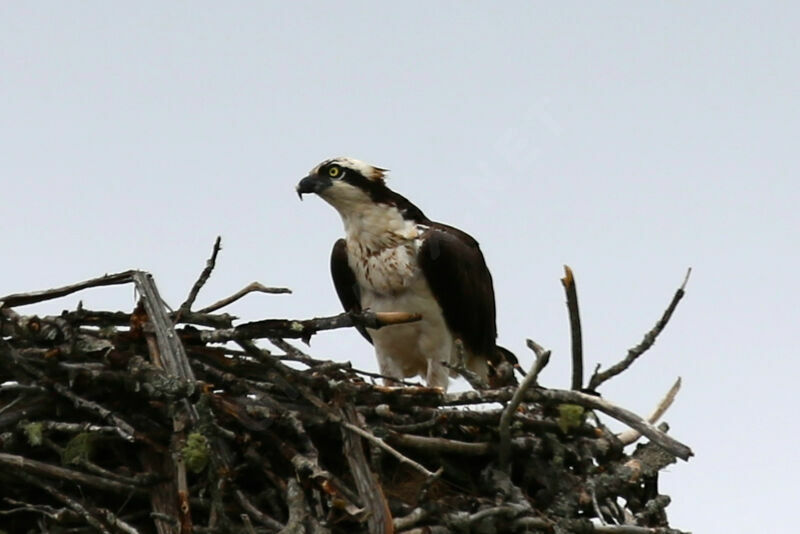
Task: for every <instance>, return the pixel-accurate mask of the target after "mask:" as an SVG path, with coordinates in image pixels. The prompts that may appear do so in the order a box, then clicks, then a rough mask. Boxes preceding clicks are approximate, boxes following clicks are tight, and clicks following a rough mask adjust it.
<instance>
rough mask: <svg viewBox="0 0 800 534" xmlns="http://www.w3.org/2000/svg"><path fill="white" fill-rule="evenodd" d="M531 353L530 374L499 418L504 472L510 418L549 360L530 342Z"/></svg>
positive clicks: (508, 455)
mask: <svg viewBox="0 0 800 534" xmlns="http://www.w3.org/2000/svg"><path fill="white" fill-rule="evenodd" d="M530 346H531V348H532V349H533V351H534V352H535V353H536V361H535V362H534V363H533V367H531V370H530V372H528V374H527V375H525V378H524V379H523V380H522V383H521V384H520V385H519V387H518V388H517V389H516V391H515V392H514V396H513V397H511V401H510V402H509V403H508V406H506V407H505V409H504V410H503V415H502V416H500V425H499V434H500V456H499V464H500V468H501V469H504V470H506V471H509V470H510V469H511V464H510V462H509V458H510V454H511V418H512V417H513V416H514V413H515V412H516V411H517V407H519V405H520V403H521V402H522V400H523V399H524V398H525V393H526V391H527V390H528V388H530V387H531V386H532V385H534V384H535V383H536V378H537V377H538V376H539V371H541V369H542V368H543V367H544V366H545V365H547V361H548V360H549V359H550V351H549V350H543V349H542V347H540V346H539V345H537V344H536V343H534V342H533V341H531V344H530Z"/></svg>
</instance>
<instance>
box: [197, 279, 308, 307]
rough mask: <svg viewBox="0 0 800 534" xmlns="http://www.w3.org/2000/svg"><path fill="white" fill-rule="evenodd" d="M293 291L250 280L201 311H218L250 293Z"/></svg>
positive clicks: (274, 293) (273, 293) (283, 292)
mask: <svg viewBox="0 0 800 534" xmlns="http://www.w3.org/2000/svg"><path fill="white" fill-rule="evenodd" d="M291 292H292V290H291V289H289V288H286V287H267V286H265V285H263V284H262V283H260V282H250V283H249V284H247V285H246V286H244V287H243V288H242V289H240V290H239V291H237V292H236V293H234V294H233V295H231V296H230V297H226V298H224V299H222V300H218V301H217V302H215V303H214V304H212V305H211V306H206V307H205V308H203V309H202V310H200V312H199V313H211V312H213V311H217V310H218V309H220V308H224V307H225V306H227V305H228V304H231V303H232V302H236V301H237V300H239V299H240V298H242V297H244V296H245V295H248V294H250V293H269V294H272V295H280V294H286V293H291Z"/></svg>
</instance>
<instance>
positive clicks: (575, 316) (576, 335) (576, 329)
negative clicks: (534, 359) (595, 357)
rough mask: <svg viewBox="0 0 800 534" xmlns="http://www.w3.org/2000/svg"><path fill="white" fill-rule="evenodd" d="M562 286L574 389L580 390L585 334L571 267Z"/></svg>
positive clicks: (566, 271) (566, 272) (567, 269)
mask: <svg viewBox="0 0 800 534" xmlns="http://www.w3.org/2000/svg"><path fill="white" fill-rule="evenodd" d="M561 284H562V285H563V286H564V291H565V292H566V294H567V310H568V311H569V329H570V333H571V339H572V389H574V390H579V389H581V388H582V387H583V334H582V333H581V315H580V312H579V310H578V291H577V289H576V287H575V277H574V276H573V275H572V269H570V268H569V265H565V266H564V278H562V279H561Z"/></svg>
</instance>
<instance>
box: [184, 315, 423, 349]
mask: <svg viewBox="0 0 800 534" xmlns="http://www.w3.org/2000/svg"><path fill="white" fill-rule="evenodd" d="M421 317H422V316H421V315H420V314H418V313H405V312H377V313H376V312H371V311H369V310H367V311H362V312H359V313H340V314H339V315H334V316H331V317H317V318H314V319H304V320H295V321H293V320H289V319H266V320H264V321H255V322H252V323H244V324H240V325H238V326H236V327H234V328H228V329H222V330H207V331H203V332H195V333H192V334H187V335H186V336H185V337H187V338H188V339H190V340H191V339H192V338H193V337H196V338H197V339H198V340H199V341H202V342H205V343H224V342H226V341H233V340H238V339H264V338H294V339H298V338H299V339H303V340H306V341H307V340H309V339H310V338H311V336H313V335H314V334H316V333H317V332H320V331H322V330H333V329H336V328H349V327H352V326H364V327H366V328H374V329H378V328H382V327H384V326H389V325H394V324H402V323H411V322H414V321H419V320H420V318H421Z"/></svg>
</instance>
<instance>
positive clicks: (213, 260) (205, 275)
mask: <svg viewBox="0 0 800 534" xmlns="http://www.w3.org/2000/svg"><path fill="white" fill-rule="evenodd" d="M221 242H222V238H221V237H220V236H217V239H216V241H214V248H213V249H212V250H211V257H210V258H208V260H207V261H206V266H205V267H204V268H203V270H202V272H201V273H200V276H199V277H198V278H197V281H196V282H195V283H194V285H193V286H192V289H190V290H189V296H187V297H186V300H185V301H183V304H181V306H180V308H178V316H180V315H181V314H183V313H186V312H188V311H190V310H191V309H192V305H193V304H194V301H195V300H196V299H197V295H198V294H199V293H200V290H201V289H202V288H203V286H204V285H206V282H208V279H209V277H210V276H211V271H213V270H214V267H215V266H216V265H217V254H219V251H220V243H221Z"/></svg>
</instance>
